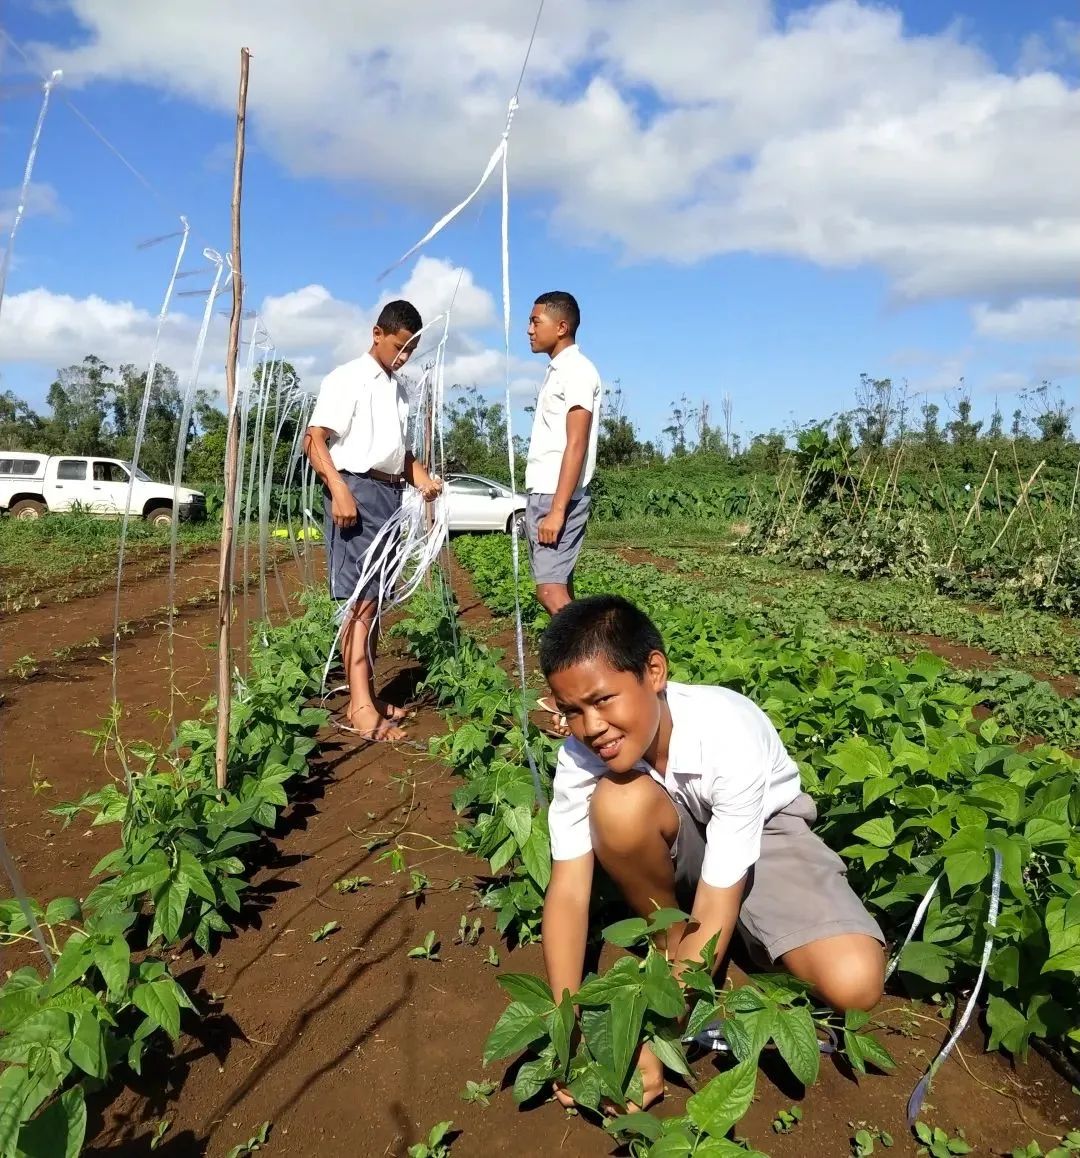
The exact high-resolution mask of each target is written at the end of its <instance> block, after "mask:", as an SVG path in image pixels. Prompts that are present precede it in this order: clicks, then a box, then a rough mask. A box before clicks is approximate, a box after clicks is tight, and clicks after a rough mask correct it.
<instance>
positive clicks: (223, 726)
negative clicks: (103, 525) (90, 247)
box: [214, 48, 251, 788]
mask: <svg viewBox="0 0 1080 1158" xmlns="http://www.w3.org/2000/svg"><path fill="white" fill-rule="evenodd" d="M250 60H251V53H249V52H248V50H247V49H246V48H241V49H240V97H239V100H238V101H237V105H236V161H235V164H234V166H233V192H232V314H231V315H230V317H229V350H228V353H227V355H226V357H225V401H226V412H227V414H228V415H229V427H228V433H227V438H226V442H225V503H224V506H223V507H222V511H221V565H220V567H219V568H218V717H217V749H216V752H215V755H214V769H215V771H216V773H217V786H218V788H224V787H225V781H226V779H227V776H228V770H229V769H228V764H229V709H230V708H231V707H232V639H231V636H232V587H233V583H232V581H233V575H232V566H231V560H232V545H233V534H234V533H235V529H236V528H235V517H236V467H237V460H238V457H239V449H240V415H239V414H238V413H237V410H236V356H237V353H238V351H239V349H240V319H241V316H242V314H243V309H244V281H243V277H242V276H241V272H240V201H241V196H242V194H243V190H244V128H245V122H246V118H247V91H248V63H249V62H250Z"/></svg>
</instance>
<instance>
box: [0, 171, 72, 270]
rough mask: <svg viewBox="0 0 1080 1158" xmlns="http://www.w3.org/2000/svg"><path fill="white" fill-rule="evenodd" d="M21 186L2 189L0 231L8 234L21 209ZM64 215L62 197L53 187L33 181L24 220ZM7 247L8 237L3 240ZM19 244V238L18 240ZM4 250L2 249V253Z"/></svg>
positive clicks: (0, 250) (27, 193) (29, 189)
mask: <svg viewBox="0 0 1080 1158" xmlns="http://www.w3.org/2000/svg"><path fill="white" fill-rule="evenodd" d="M21 191H22V187H21V186H14V187H13V188H10V189H0V230H3V232H4V233H5V234H6V233H7V232H8V231H9V230H10V229H11V226H12V224H13V223H14V221H15V212H16V210H17V209H18V207H19V193H20V192H21ZM61 214H62V209H61V206H60V196H59V194H58V193H57V192H56V189H55V188H53V186H52V185H49V184H48V183H46V182H38V181H31V182H30V184H29V186H28V187H27V190H26V203H25V206H24V208H23V220H24V221H25V220H26V218H27V217H59V216H61ZM2 240H3V242H4V245H7V237H4V238H3V239H2ZM16 244H18V238H16ZM2 252H3V250H2V249H0V253H2Z"/></svg>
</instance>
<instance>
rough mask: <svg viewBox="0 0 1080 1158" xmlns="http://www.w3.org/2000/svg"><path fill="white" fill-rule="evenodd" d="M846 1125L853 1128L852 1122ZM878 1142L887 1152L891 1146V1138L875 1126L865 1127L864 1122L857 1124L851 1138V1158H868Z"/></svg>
mask: <svg viewBox="0 0 1080 1158" xmlns="http://www.w3.org/2000/svg"><path fill="white" fill-rule="evenodd" d="M848 1125H849V1126H851V1127H852V1128H853V1129H854V1128H855V1123H854V1122H848ZM879 1142H880V1143H881V1145H882V1146H884V1147H885V1149H886V1150H888V1149H889V1148H890V1147H891V1146H892V1144H893V1137H892V1135H891V1134H890V1133H888V1132H887V1131H885V1130H879V1129H878V1128H877V1127H876V1126H867V1125H866V1123H865V1122H859V1123H858V1128H857V1129H855V1133H854V1134H853V1135H852V1138H851V1153H852V1158H869V1156H870V1155H871V1154H873V1153H874V1148H875V1146H876V1145H877V1144H878V1143H879Z"/></svg>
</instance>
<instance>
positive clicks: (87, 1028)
mask: <svg viewBox="0 0 1080 1158" xmlns="http://www.w3.org/2000/svg"><path fill="white" fill-rule="evenodd" d="M68 1056H69V1057H70V1058H71V1060H72V1061H73V1062H74V1063H75V1064H76V1065H77V1066H78V1067H79V1069H81V1070H82V1071H83V1072H84V1073H88V1074H89V1075H90V1076H91V1077H92V1078H104V1077H105V1076H106V1075H107V1074H108V1072H109V1060H108V1058H107V1057H106V1055H105V1035H104V1033H103V1032H102V1029H101V1023H100V1022H99V1021H98V1019H97V1018H96V1017H95V1016H94V1015H93V1014H92V1013H84V1014H83V1015H82V1017H80V1018H79V1024H78V1026H77V1027H76V1029H75V1034H74V1036H73V1037H72V1039H71V1045H70V1046H68Z"/></svg>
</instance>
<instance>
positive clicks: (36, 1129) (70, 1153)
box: [0, 1086, 86, 1158]
mask: <svg viewBox="0 0 1080 1158" xmlns="http://www.w3.org/2000/svg"><path fill="white" fill-rule="evenodd" d="M85 1138H86V1095H85V1093H84V1091H83V1088H82V1086H73V1087H72V1088H71V1089H70V1090H65V1091H64V1093H63V1094H61V1095H60V1097H59V1098H57V1100H56V1101H55V1102H53V1103H52V1105H50V1106H47V1107H46V1108H45V1110H44V1111H43V1112H42V1113H41V1114H39V1115H38V1116H37V1117H36V1118H35V1119H34V1120H33V1121H32V1122H28V1123H27V1124H26V1125H25V1126H24V1127H23V1128H22V1131H21V1132H20V1134H19V1152H20V1155H21V1156H25V1158H78V1156H79V1154H80V1153H81V1152H82V1147H83V1141H84V1139H85ZM0 1152H2V1151H0Z"/></svg>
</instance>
